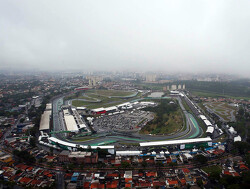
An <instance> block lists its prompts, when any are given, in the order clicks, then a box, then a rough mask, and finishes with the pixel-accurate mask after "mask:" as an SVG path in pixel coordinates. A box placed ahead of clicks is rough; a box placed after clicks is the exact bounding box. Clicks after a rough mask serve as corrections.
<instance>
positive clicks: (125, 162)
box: [121, 161, 130, 168]
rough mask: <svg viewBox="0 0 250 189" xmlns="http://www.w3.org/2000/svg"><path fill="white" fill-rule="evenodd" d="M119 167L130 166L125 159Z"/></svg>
mask: <svg viewBox="0 0 250 189" xmlns="http://www.w3.org/2000/svg"><path fill="white" fill-rule="evenodd" d="M121 167H122V168H129V167H130V164H129V163H128V162H127V161H123V162H122V163H121Z"/></svg>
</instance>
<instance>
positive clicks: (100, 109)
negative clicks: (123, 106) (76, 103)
mask: <svg viewBox="0 0 250 189" xmlns="http://www.w3.org/2000/svg"><path fill="white" fill-rule="evenodd" d="M92 111H93V112H102V111H105V109H104V108H103V107H101V108H96V109H92Z"/></svg>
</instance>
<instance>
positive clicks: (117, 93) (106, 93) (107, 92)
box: [87, 90, 135, 97]
mask: <svg viewBox="0 0 250 189" xmlns="http://www.w3.org/2000/svg"><path fill="white" fill-rule="evenodd" d="M87 93H94V94H96V95H102V96H111V97H112V96H114V97H116V96H117V97H126V96H130V95H133V94H134V93H135V92H133V91H121V90H91V91H89V92H87Z"/></svg>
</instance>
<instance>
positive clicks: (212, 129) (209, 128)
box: [206, 126, 214, 133]
mask: <svg viewBox="0 0 250 189" xmlns="http://www.w3.org/2000/svg"><path fill="white" fill-rule="evenodd" d="M206 132H207V133H213V132H214V127H211V126H209V127H207V131H206Z"/></svg>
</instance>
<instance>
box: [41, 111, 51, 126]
mask: <svg viewBox="0 0 250 189" xmlns="http://www.w3.org/2000/svg"><path fill="white" fill-rule="evenodd" d="M50 115H51V111H44V112H43V114H42V116H41V121H40V127H39V130H40V131H43V130H48V129H49V122H50Z"/></svg>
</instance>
